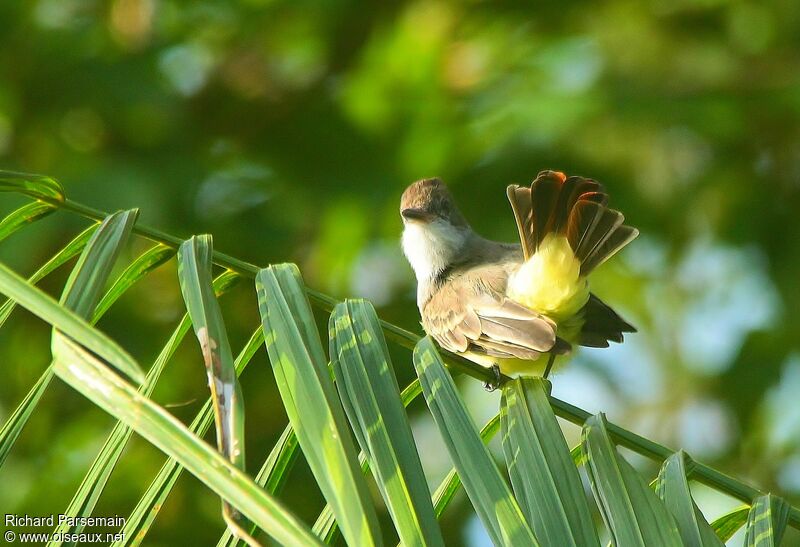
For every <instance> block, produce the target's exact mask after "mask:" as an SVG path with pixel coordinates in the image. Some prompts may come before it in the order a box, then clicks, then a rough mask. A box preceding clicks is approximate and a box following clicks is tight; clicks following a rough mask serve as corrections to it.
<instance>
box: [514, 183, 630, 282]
mask: <svg viewBox="0 0 800 547" xmlns="http://www.w3.org/2000/svg"><path fill="white" fill-rule="evenodd" d="M507 194H508V200H509V201H510V202H511V208H512V210H513V211H514V217H515V218H516V220H517V228H518V230H519V236H520V242H521V243H522V251H523V254H524V257H525V260H526V261H527V260H528V259H529V258H530V257H531V256H533V255H534V254H535V253H536V251H537V249H538V248H539V245H540V244H541V243H542V241H543V240H544V238H545V236H547V235H548V234H550V233H556V234H561V235H565V236H566V237H567V240H568V241H569V245H570V247H571V248H572V251H573V252H574V253H575V257H576V258H577V259H578V260H580V262H581V271H580V274H581V276H582V277H585V276H587V275H589V273H591V271H592V270H594V269H595V268H596V267H597V266H599V265H600V264H602V263H603V262H605V261H606V260H608V259H609V258H611V257H612V256H613V255H614V254H616V253H617V252H619V251H620V250H621V249H622V248H623V247H625V245H627V244H628V243H630V242H631V241H632V240H633V239H634V238H635V237H636V236H637V235H639V231H638V230H637V229H636V228H632V227H630V226H626V225H624V224H623V222H624V220H625V217H624V216H623V215H622V213H620V212H619V211H616V210H614V209H610V208H609V207H608V206H607V203H608V195H607V194H606V193H605V191H604V190H603V187H602V186H601V185H600V183H598V182H597V181H595V180H592V179H586V178H583V177H567V176H565V175H564V173H560V172H558V171H542V172H541V173H539V175H538V176H537V177H536V180H534V181H533V183H532V184H531V185H530V187H524V186H523V187H520V186H517V185H516V184H512V185H511V186H509V187H508V190H507Z"/></svg>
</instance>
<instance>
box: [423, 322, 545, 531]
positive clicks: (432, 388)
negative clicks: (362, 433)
mask: <svg viewBox="0 0 800 547" xmlns="http://www.w3.org/2000/svg"><path fill="white" fill-rule="evenodd" d="M414 367H415V368H416V369H417V375H418V376H419V380H420V384H421V385H422V392H423V394H424V395H425V401H426V402H427V403H428V407H429V408H430V410H431V414H433V418H434V420H435V421H436V425H437V426H438V427H439V431H440V432H441V434H442V437H443V438H444V441H445V444H446V445H447V449H448V451H449V452H450V458H451V459H452V460H453V463H454V464H455V468H456V469H457V470H458V474H459V476H460V477H461V481H462V482H463V484H464V490H465V491H466V492H467V496H469V499H470V501H471V502H472V506H473V507H474V508H475V511H476V512H477V514H478V517H479V518H480V519H481V522H483V525H484V527H485V528H486V532H487V533H488V534H489V538H490V539H491V540H492V542H493V543H494V544H495V545H538V542H537V541H536V538H535V537H534V535H533V532H531V529H530V528H529V527H528V524H527V523H526V522H525V517H524V516H523V514H522V511H521V510H520V508H519V505H517V502H516V500H515V499H514V496H513V495H512V494H511V490H510V489H509V488H508V485H507V484H506V483H505V481H504V480H503V478H502V477H501V476H500V472H499V470H498V469H497V466H496V465H495V464H494V461H493V460H492V457H491V454H489V450H488V449H487V448H486V446H485V445H484V444H483V442H481V439H480V436H479V435H478V431H477V429H476V428H475V424H474V423H473V422H472V418H470V416H469V413H468V412H467V409H466V408H465V407H464V401H463V400H462V399H461V397H460V396H459V394H458V391H457V390H456V386H455V383H454V382H453V379H452V377H451V376H450V373H448V372H447V370H446V369H445V367H444V363H442V360H441V357H440V356H439V353H438V351H437V350H436V347H435V346H434V345H433V342H432V341H431V339H430V338H429V337H426V338H423V339H422V340H421V341H420V342H419V344H417V347H416V349H414Z"/></svg>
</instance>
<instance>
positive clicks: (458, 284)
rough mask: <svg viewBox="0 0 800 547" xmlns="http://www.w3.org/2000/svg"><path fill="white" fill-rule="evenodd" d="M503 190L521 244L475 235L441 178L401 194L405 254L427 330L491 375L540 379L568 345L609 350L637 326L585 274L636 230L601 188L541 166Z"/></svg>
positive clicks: (635, 234) (446, 345)
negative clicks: (592, 288) (527, 181)
mask: <svg viewBox="0 0 800 547" xmlns="http://www.w3.org/2000/svg"><path fill="white" fill-rule="evenodd" d="M507 194H508V199H509V201H510V202H511V208H512V210H513V211H514V217H515V218H516V221H517V228H518V229H519V237H520V242H521V245H517V244H509V243H499V242H496V241H490V240H488V239H485V238H483V237H481V236H479V235H478V234H477V233H475V231H474V230H473V229H472V228H471V227H470V225H469V223H467V221H466V219H465V218H464V216H463V215H462V214H461V212H460V211H459V210H458V207H457V206H456V204H455V202H454V201H453V197H452V195H451V194H450V192H449V190H448V189H447V187H446V186H445V185H444V183H443V182H442V181H441V180H439V179H436V178H433V179H424V180H420V181H417V182H415V183H414V184H412V185H411V186H409V187H408V188H407V189H406V191H405V192H403V196H402V198H401V200H400V215H401V216H402V218H403V225H404V230H403V252H404V253H405V255H406V257H407V258H408V261H409V262H410V263H411V267H412V268H413V269H414V273H415V274H416V276H417V305H418V306H419V311H420V314H421V316H422V326H423V328H424V329H425V331H426V332H427V333H428V334H430V335H431V336H433V338H434V339H435V340H436V341H437V342H438V343H439V344H440V345H441V346H442V347H443V348H445V349H447V350H450V351H452V352H455V353H459V354H462V355H463V356H464V357H466V358H468V359H470V360H472V361H475V362H477V363H479V364H481V365H483V366H487V367H492V368H493V370H494V371H495V373H496V374H497V375H498V378H499V372H500V371H502V372H503V373H504V374H520V373H525V374H542V375H544V376H545V377H546V376H547V374H548V373H549V372H550V368H551V367H552V364H553V360H554V359H555V356H556V355H558V354H563V353H566V352H568V351H569V350H570V349H571V348H572V345H573V344H578V345H581V346H590V347H608V343H609V341H611V342H622V337H623V335H622V333H624V332H636V329H634V328H633V326H631V325H630V324H628V323H627V322H626V321H624V320H623V319H622V318H621V317H620V316H619V315H617V313H616V312H615V311H614V310H612V309H611V308H610V307H608V306H607V305H606V304H604V303H603V302H602V301H601V300H600V299H599V298H597V297H596V296H595V295H593V294H592V293H590V292H589V282H588V279H587V278H588V275H589V274H590V273H591V272H592V270H594V268H596V267H597V266H599V265H600V264H602V263H603V262H605V261H606V260H607V259H608V258H610V257H611V256H612V255H614V254H615V253H616V252H617V251H619V250H620V249H622V248H623V247H624V246H625V245H627V244H628V243H630V241H631V240H633V239H634V238H635V237H636V236H637V235H638V233H639V231H638V230H636V229H635V228H631V227H630V226H626V225H624V224H622V222H623V220H624V217H623V216H622V213H620V212H619V211H615V210H613V209H609V208H608V207H607V206H606V204H607V202H608V196H607V195H606V194H605V193H604V191H603V188H602V186H600V184H599V183H598V182H596V181H594V180H591V179H585V178H582V177H566V176H565V175H564V174H563V173H560V172H556V171H543V172H541V173H539V175H538V176H537V177H536V180H534V181H533V183H532V184H531V186H530V187H519V186H517V185H511V186H509V187H508V190H507ZM543 353H549V359H548V360H547V364H546V365H545V364H544V363H543V361H544V359H539V357H540V356H541V354H543ZM488 387H492V386H488Z"/></svg>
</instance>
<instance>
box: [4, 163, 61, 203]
mask: <svg viewBox="0 0 800 547" xmlns="http://www.w3.org/2000/svg"><path fill="white" fill-rule="evenodd" d="M0 192H15V193H18V194H25V195H26V196H30V197H32V198H36V199H39V200H42V201H48V202H55V203H63V202H64V189H63V188H62V187H61V184H59V183H58V181H56V180H55V179H53V178H50V177H46V176H44V175H32V174H30V173H15V172H13V171H0Z"/></svg>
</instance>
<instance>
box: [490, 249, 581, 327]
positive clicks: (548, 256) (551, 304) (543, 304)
mask: <svg viewBox="0 0 800 547" xmlns="http://www.w3.org/2000/svg"><path fill="white" fill-rule="evenodd" d="M580 272H581V263H580V260H578V259H577V258H576V257H575V253H573V252H572V247H570V244H569V242H568V241H567V238H566V237H565V236H563V235H556V234H549V235H547V236H546V237H545V238H544V240H542V243H541V244H540V245H539V249H538V251H537V252H536V254H534V255H533V256H532V257H530V258H529V259H528V260H527V261H526V262H525V263H524V264H522V266H520V267H519V269H518V270H517V271H516V272H514V273H513V274H512V275H511V276H510V277H509V280H508V288H507V289H506V294H507V296H508V297H509V298H511V299H512V300H514V301H516V302H519V303H520V304H523V305H525V306H527V307H528V308H530V309H532V310H536V311H538V312H539V313H541V314H543V315H546V316H547V317H549V318H550V319H552V320H553V321H555V322H556V324H557V325H558V335H559V336H560V337H561V338H563V339H564V340H567V341H568V342H575V341H577V337H578V334H579V333H580V329H581V327H582V326H583V319H582V318H581V317H579V316H578V315H577V314H578V312H579V311H580V310H581V308H583V306H584V305H586V302H587V301H588V300H589V283H588V281H587V280H586V278H584V277H581V275H580Z"/></svg>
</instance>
